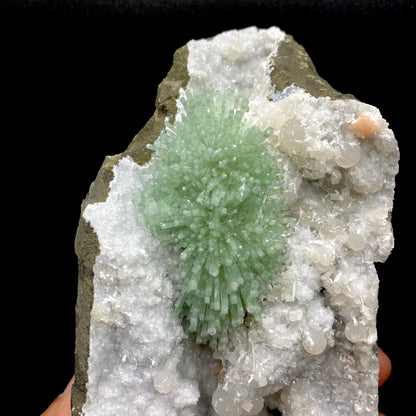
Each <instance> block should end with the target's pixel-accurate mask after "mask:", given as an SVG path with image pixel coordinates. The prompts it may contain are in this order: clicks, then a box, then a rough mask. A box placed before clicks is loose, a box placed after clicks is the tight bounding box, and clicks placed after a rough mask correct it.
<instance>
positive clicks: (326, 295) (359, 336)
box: [81, 27, 399, 416]
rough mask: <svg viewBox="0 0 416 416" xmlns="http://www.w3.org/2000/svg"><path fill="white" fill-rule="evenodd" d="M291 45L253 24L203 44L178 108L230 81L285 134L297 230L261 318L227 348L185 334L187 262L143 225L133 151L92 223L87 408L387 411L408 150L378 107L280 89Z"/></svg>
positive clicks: (271, 145) (142, 176) (190, 63)
mask: <svg viewBox="0 0 416 416" xmlns="http://www.w3.org/2000/svg"><path fill="white" fill-rule="evenodd" d="M285 39H286V34H285V33H283V32H282V31H281V30H280V29H278V28H276V27H272V28H270V29H267V30H259V29H257V28H254V27H252V28H248V29H245V30H239V31H236V30H233V31H229V32H225V33H222V34H220V35H218V36H215V37H214V38H212V39H210V40H198V41H191V42H189V43H188V45H187V46H188V50H189V56H188V60H187V71H188V73H189V82H188V83H187V86H186V87H185V88H183V89H182V90H181V92H180V97H179V99H178V102H177V107H178V112H177V114H176V119H177V120H178V119H180V118H181V116H182V115H181V114H182V113H181V108H182V107H181V100H183V99H184V97H186V94H189V93H198V92H200V91H210V90H214V89H215V90H217V91H219V92H224V91H226V90H227V89H229V88H230V87H232V88H234V89H235V90H236V92H237V94H238V95H240V96H241V97H245V98H247V99H248V100H249V111H248V112H247V115H246V117H247V119H248V120H249V121H250V122H252V123H254V124H255V125H257V126H258V127H259V128H261V129H262V130H263V129H266V128H268V127H272V128H273V131H274V133H273V134H272V136H270V137H269V138H268V139H267V146H268V150H269V152H270V153H271V154H272V155H274V156H275V158H276V163H278V164H279V166H280V167H281V168H282V171H283V172H284V177H285V182H286V192H285V194H284V198H285V201H286V203H287V205H288V206H289V208H290V211H291V213H292V215H293V217H294V228H293V233H292V234H291V236H290V238H289V241H288V247H287V260H288V261H287V263H288V266H287V268H286V269H285V270H284V271H283V272H282V273H281V274H280V275H279V276H278V278H277V281H278V284H276V285H275V286H273V287H272V288H271V289H270V294H269V296H267V299H265V300H264V305H263V311H262V321H261V322H256V321H254V320H252V321H249V322H248V324H247V325H242V326H239V327H238V328H236V330H235V333H234V334H233V339H232V344H233V347H232V348H229V349H225V350H221V351H212V350H211V349H210V348H209V347H207V346H202V345H198V344H196V343H195V341H194V340H193V339H192V337H188V336H187V335H185V333H184V331H183V329H182V327H181V324H180V322H178V321H175V320H174V319H173V318H172V311H173V308H174V303H175V300H176V298H177V297H178V295H179V292H180V289H181V272H180V267H179V255H178V253H175V252H173V250H171V249H170V248H169V247H166V246H163V245H161V243H160V242H159V241H158V239H157V238H156V237H154V236H152V235H151V233H150V232H149V231H148V230H147V229H146V227H144V226H142V225H138V222H137V218H136V217H137V211H136V208H135V207H134V205H133V197H134V194H135V193H136V192H137V190H138V189H139V188H140V186H141V184H143V183H144V181H146V180H148V179H149V178H148V175H147V173H146V172H147V167H148V165H144V166H139V165H138V164H136V163H135V162H134V160H133V159H132V158H131V157H130V156H125V157H123V158H121V159H120V160H119V162H118V164H117V165H116V166H114V168H113V175H114V177H113V179H112V181H111V183H110V190H109V193H108V196H107V198H106V200H105V201H104V202H100V203H95V204H90V205H88V206H87V207H86V208H85V211H84V214H83V216H84V219H85V220H86V221H87V222H88V223H89V224H90V226H91V227H92V229H93V231H94V232H95V233H96V235H97V237H98V242H99V249H100V254H99V255H98V256H97V257H96V260H95V265H94V302H93V306H92V311H91V321H90V340H89V348H90V349H89V359H88V383H87V397H86V402H85V404H84V406H83V408H82V413H81V414H84V415H85V416H130V415H140V416H156V415H157V416H215V415H218V416H243V415H244V416H249V415H253V416H254V415H262V416H266V415H269V414H279V413H278V412H280V413H281V414H283V415H284V416H310V415H319V416H377V415H378V411H377V406H378V392H377V381H378V371H379V367H378V359H377V348H376V341H377V329H376V314H377V307H378V301H377V292H378V277H377V273H376V270H375V267H374V262H380V261H385V260H386V258H387V256H388V255H389V253H390V251H391V250H392V247H393V234H392V228H391V223H390V214H391V211H392V204H393V193H394V177H395V175H396V173H397V171H398V158H399V152H398V147H397V143H396V140H395V138H394V135H393V132H392V131H391V130H390V129H389V128H388V123H387V122H386V121H385V120H384V119H383V118H382V116H381V114H380V112H379V110H378V109H377V108H375V107H373V106H371V105H368V104H364V103H362V102H360V101H358V100H356V99H354V98H342V99H334V98H332V97H330V96H314V95H312V94H311V93H310V92H308V91H306V90H305V89H304V88H302V87H300V86H299V85H288V86H286V87H285V88H284V89H282V90H276V87H275V86H274V85H273V83H272V82H271V62H272V59H273V57H276V56H278V54H279V45H280V44H281V43H282V42H283V41H284V40H285ZM278 70H279V68H277V71H278ZM190 146H191V144H190ZM149 163H151V161H150V162H149Z"/></svg>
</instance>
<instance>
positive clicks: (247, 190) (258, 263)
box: [136, 90, 290, 349]
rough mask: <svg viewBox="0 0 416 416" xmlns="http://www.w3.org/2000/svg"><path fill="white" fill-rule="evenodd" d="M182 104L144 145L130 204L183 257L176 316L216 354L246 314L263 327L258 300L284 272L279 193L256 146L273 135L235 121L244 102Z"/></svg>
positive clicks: (224, 99)
mask: <svg viewBox="0 0 416 416" xmlns="http://www.w3.org/2000/svg"><path fill="white" fill-rule="evenodd" d="M181 104H182V105H183V111H182V113H183V114H182V116H181V120H180V121H176V123H175V124H174V125H171V124H169V123H166V128H165V130H164V131H163V132H162V133H161V135H160V137H159V139H158V140H157V142H156V143H155V144H154V145H149V146H148V147H149V148H151V149H152V150H154V151H155V155H154V156H153V157H152V163H151V164H150V166H149V169H148V173H149V175H150V176H151V179H149V180H148V181H147V182H146V183H145V185H144V189H141V190H140V192H139V193H138V194H137V196H136V203H137V206H138V209H139V215H138V217H139V221H141V222H144V224H145V225H147V226H148V227H149V228H150V229H151V230H152V231H154V233H155V234H156V235H157V236H160V237H161V238H162V241H163V242H164V243H168V244H171V245H172V246H173V247H174V249H175V250H176V251H180V252H181V254H180V258H181V260H182V264H181V268H182V276H183V279H184V282H183V284H182V286H183V287H182V291H181V294H180V296H179V298H178V300H177V301H176V306H175V311H174V316H175V317H176V318H179V319H182V318H184V320H185V331H186V332H187V333H192V332H196V334H197V340H196V341H197V342H198V343H206V342H208V341H209V342H210V345H211V346H212V347H213V348H217V347H218V348H222V349H224V348H226V347H227V346H228V341H229V330H231V329H232V328H233V327H236V326H238V325H241V324H242V323H243V322H244V318H245V316H246V313H249V314H250V315H251V316H253V317H254V318H255V319H256V320H257V321H261V297H265V296H266V295H267V294H268V292H269V290H270V287H271V284H273V283H274V284H275V283H277V282H276V277H277V274H278V271H279V270H281V269H282V266H283V265H284V263H285V257H284V250H285V248H286V241H287V238H288V235H289V228H288V226H289V223H290V220H289V218H288V217H287V209H286V207H285V205H284V204H283V200H282V198H281V197H280V195H281V194H282V192H283V185H284V184H283V181H282V175H281V173H280V171H279V169H278V166H277V163H276V159H275V158H274V157H272V156H271V155H270V154H269V152H268V151H267V148H266V146H265V143H264V141H265V139H266V138H267V137H269V136H270V134H271V133H272V131H271V129H267V130H265V131H261V130H260V129H259V128H258V127H256V126H253V125H250V124H249V123H247V122H245V121H243V118H244V115H245V113H246V111H247V110H248V102H247V100H244V101H243V100H236V98H235V96H234V92H233V91H232V90H229V91H226V93H225V94H224V95H220V94H214V93H202V94H199V95H195V96H191V97H186V98H185V97H184V98H183V99H182V101H181ZM218 344H219V345H218Z"/></svg>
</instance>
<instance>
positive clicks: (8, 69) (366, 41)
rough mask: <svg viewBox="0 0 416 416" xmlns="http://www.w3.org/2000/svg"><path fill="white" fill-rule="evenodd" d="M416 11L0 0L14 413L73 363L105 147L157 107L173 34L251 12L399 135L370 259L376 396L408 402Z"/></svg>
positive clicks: (57, 385) (209, 28)
mask: <svg viewBox="0 0 416 416" xmlns="http://www.w3.org/2000/svg"><path fill="white" fill-rule="evenodd" d="M415 24H416V20H415V2H414V1H382V0H380V1H323V0H320V1H306V0H305V1H271V0H270V1H266V0H264V1H261V0H258V1H255V0H252V1H249V0H246V1H242V0H240V1H238V0H229V1H214V0H212V1H210V0H208V1H197V0H194V1H191V0H187V1H186V0H183V1H140V0H136V1H117V2H116V1H110V0H107V1H103V0H101V1H98V0H97V1H80V0H79V1H69V0H68V1H13V2H0V46H1V51H0V53H1V58H0V59H1V75H2V76H1V80H2V94H1V98H0V99H1V100H2V101H3V104H5V106H3V109H2V110H1V113H0V114H1V115H2V117H1V118H2V121H1V132H2V136H1V137H2V139H3V140H2V146H3V149H4V150H3V157H2V160H3V164H2V167H3V181H2V185H3V195H4V196H3V197H2V199H3V207H4V209H5V211H4V212H5V214H4V216H3V222H4V229H5V230H8V231H9V230H11V233H4V234H3V235H4V237H3V239H4V240H5V243H6V245H5V247H6V249H3V263H4V270H5V271H4V274H5V277H4V281H5V282H6V283H5V284H4V289H3V294H4V295H7V296H3V304H4V307H3V309H4V310H5V311H7V312H4V317H5V319H4V323H5V324H4V332H3V333H4V337H3V343H4V344H5V345H6V346H7V347H8V348H9V349H8V353H7V355H4V356H6V357H7V358H9V357H10V360H9V359H6V365H7V364H9V362H7V361H10V362H13V363H15V364H14V366H13V368H14V369H13V371H10V375H9V378H8V379H9V383H8V388H9V390H10V395H12V394H13V392H14V393H15V394H16V393H18V395H19V398H20V399H19V400H20V401H19V405H20V406H26V407H27V408H28V409H29V410H27V411H24V412H17V414H22V415H23V414H25V415H28V416H30V415H39V414H40V413H41V412H42V411H43V410H45V409H46V407H47V405H48V404H49V403H50V402H51V401H52V400H53V398H54V397H56V396H57V395H58V394H59V393H60V392H61V391H62V390H63V389H64V387H65V385H66V383H67V382H68V381H69V379H70V378H71V376H72V374H73V371H74V364H73V351H74V345H75V324H74V322H75V314H74V308H75V302H76V287H77V259H76V256H75V253H74V248H73V241H74V237H75V232H76V228H77V223H78V219H79V213H80V204H81V201H82V199H83V198H84V197H85V195H86V194H87V192H88V189H89V185H90V183H91V182H92V181H93V180H94V179H95V176H96V174H97V172H98V170H99V168H100V166H101V163H102V161H103V159H104V157H105V155H112V154H116V153H120V152H122V151H123V150H125V148H126V147H127V145H128V143H129V142H130V141H131V139H132V137H133V136H134V134H135V133H136V132H138V131H139V130H140V129H141V128H142V127H143V125H144V124H145V122H146V121H147V120H148V119H149V117H150V116H151V115H152V113H153V111H154V100H155V97H156V89H157V85H158V84H159V82H160V81H161V80H162V79H163V77H164V76H165V75H166V73H167V71H168V70H169V68H170V66H171V63H172V56H173V53H174V51H175V50H176V49H177V48H178V47H180V46H182V45H184V44H185V43H186V42H187V41H188V40H190V39H192V38H194V39H198V38H202V37H208V36H213V35H215V34H217V33H219V32H221V31H223V30H227V29H234V28H243V27H247V26H251V25H255V26H258V27H269V26H272V25H276V26H278V27H280V28H281V29H282V30H284V31H285V32H287V33H288V34H291V35H293V36H294V37H295V39H296V40H297V41H298V42H299V43H300V44H301V45H303V46H304V47H305V49H306V51H307V52H308V53H309V55H310V56H311V57H312V60H313V62H314V64H315V66H316V67H317V70H318V72H319V74H320V75H321V76H322V77H323V78H324V79H326V80H327V81H328V82H329V83H330V84H331V85H332V86H333V87H334V88H335V89H337V90H339V91H341V92H344V93H351V94H353V95H354V96H356V97H357V98H358V99H360V100H361V101H364V102H367V103H369V104H372V105H375V106H376V107H378V108H379V109H380V111H381V113H382V114H383V116H384V118H385V119H386V120H387V121H389V123H390V126H391V128H392V129H393V130H394V132H395V134H396V137H397V140H398V142H399V147H400V150H401V162H400V173H399V175H398V177H397V186H396V198H395V208H394V211H393V226H394V232H395V238H396V247H395V249H394V250H393V253H392V255H391V256H390V258H389V259H388V261H387V262H386V263H385V264H378V265H377V269H378V272H379V276H380V296H379V299H380V309H379V315H378V330H379V345H380V346H381V347H382V348H383V349H384V350H385V351H386V352H387V353H388V354H389V355H390V356H391V358H392V361H393V373H392V376H391V378H390V380H389V381H387V383H386V384H385V385H384V386H383V387H382V388H381V393H380V409H381V410H383V411H384V412H385V413H386V414H387V416H398V415H400V414H401V413H404V411H405V410H404V409H407V411H409V409H410V408H411V407H410V406H411V403H410V401H411V398H412V396H411V394H410V388H411V383H412V379H411V374H412V370H411V367H412V366H413V363H412V362H411V361H410V357H411V354H412V343H413V333H412V332H413V331H412V330H413V328H414V320H413V318H414V316H415V313H414V308H413V304H414V302H413V298H414V295H413V293H412V292H413V286H412V284H413V278H414V274H415V273H414V271H413V270H412V269H411V263H412V254H413V250H412V249H413V247H414V243H413V242H412V241H411V240H409V236H410V235H411V233H413V229H412V228H413V223H412V219H411V218H412V217H411V215H412V214H413V212H414V204H415V203H414V198H413V196H412V191H413V185H412V184H411V180H413V178H414V173H413V170H412V168H413V165H414V163H413V162H412V161H413V157H414V156H413V155H414V151H415V145H414V141H415V139H416V138H415V137H414V136H415V134H414V132H413V131H414V129H413V126H414V123H415V120H416V116H415V111H414V110H415V105H414V103H413V100H414V97H415V87H414V72H415V61H414V58H415V53H414V52H415V46H414V41H415V29H414V26H415ZM6 270H7V272H6ZM9 286H10V287H9ZM8 301H9V303H8ZM412 302H413V303H412ZM6 304H7V305H12V306H6ZM22 311H23V312H24V314H21V312H22ZM19 312H20V314H19ZM409 377H410V378H409ZM407 389H408V390H407ZM22 391H25V394H24V400H23V398H22V397H23V396H22V395H21V392H22ZM11 397H12V396H10V400H11ZM7 399H8V398H7V397H6V402H7ZM3 400H4V399H3ZM410 411H412V410H410ZM120 416H121V415H120ZM155 416H156V415H155Z"/></svg>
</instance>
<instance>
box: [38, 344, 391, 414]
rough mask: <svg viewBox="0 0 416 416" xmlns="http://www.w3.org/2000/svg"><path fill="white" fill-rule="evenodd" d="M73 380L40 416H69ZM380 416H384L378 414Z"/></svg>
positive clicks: (385, 363) (385, 374) (384, 365)
mask: <svg viewBox="0 0 416 416" xmlns="http://www.w3.org/2000/svg"><path fill="white" fill-rule="evenodd" d="M378 359H379V363H380V373H379V378H378V386H379V387H380V386H381V385H383V384H384V383H385V381H386V380H387V379H388V378H389V376H390V373H391V361H390V358H389V357H388V356H387V355H386V354H385V353H384V351H383V350H382V349H381V348H378ZM74 379H75V376H73V377H72V378H71V380H70V382H69V383H68V385H67V386H66V388H65V390H64V391H63V392H62V393H61V394H60V395H59V396H58V397H57V398H56V399H55V400H54V401H53V402H52V403H51V405H50V406H49V407H48V409H47V410H46V411H45V412H43V413H42V414H41V416H71V388H72V385H73V384H74ZM380 416H385V415H384V413H381V412H380Z"/></svg>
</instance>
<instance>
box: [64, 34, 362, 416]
mask: <svg viewBox="0 0 416 416" xmlns="http://www.w3.org/2000/svg"><path fill="white" fill-rule="evenodd" d="M188 54H189V52H188V47H187V46H186V45H185V46H183V47H181V48H179V49H178V50H177V51H176V52H175V54H174V57H173V65H172V67H171V69H170V71H169V72H168V74H167V76H166V78H165V79H164V80H163V81H162V82H161V83H160V85H159V87H158V90H157V96H156V102H155V107H156V108H155V112H154V114H153V116H152V117H151V118H150V119H149V121H148V122H147V123H146V124H145V126H144V127H143V129H142V130H141V131H140V132H139V133H138V134H137V135H136V136H135V137H134V138H133V140H132V142H131V143H130V144H129V146H128V147H127V149H126V150H125V151H124V152H123V153H120V154H117V155H114V156H107V157H106V158H105V159H104V162H103V164H102V166H101V168H100V170H99V171H98V174H97V177H96V179H95V181H94V182H93V183H92V184H91V186H90V189H89V192H88V194H87V196H86V197H85V199H84V200H83V202H82V205H81V216H80V221H79V225H78V229H77V233H76V237H75V252H76V254H77V256H78V297H77V305H76V344H75V383H74V385H73V387H72V397H71V401H72V416H80V415H82V408H83V406H84V404H85V401H86V398H87V382H88V357H89V341H90V315H91V309H92V305H93V300H94V283H93V279H94V272H93V266H94V263H95V259H96V257H97V256H98V255H99V254H100V247H99V243H98V238H97V235H96V234H95V232H94V230H93V229H92V228H91V227H90V225H89V224H88V223H87V222H86V221H85V219H84V217H83V215H82V214H83V212H84V209H85V207H86V206H87V205H89V204H95V203H97V202H104V201H105V200H106V198H107V195H108V192H109V184H110V182H111V181H112V179H113V166H114V165H116V164H117V163H118V161H119V160H120V159H121V158H123V157H124V156H127V155H129V156H130V157H131V158H132V159H133V160H134V161H135V162H136V163H137V164H139V165H144V164H145V163H147V162H148V161H149V160H150V157H151V151H150V150H148V149H147V148H146V145H147V144H148V143H153V142H154V141H155V140H156V139H157V138H158V137H159V135H160V132H161V130H162V129H163V128H164V125H165V119H166V117H171V118H172V120H173V119H174V117H175V115H176V111H177V108H176V100H177V98H178V97H179V90H180V88H185V87H186V85H187V84H188V82H189V74H188V71H187V60H188ZM271 64H272V72H271V81H272V85H273V86H274V87H275V89H276V91H281V90H283V89H284V88H286V87H288V86H290V85H295V86H298V87H301V88H303V89H304V90H306V91H308V92H309V93H310V94H311V95H313V96H315V97H320V96H328V97H331V98H333V99H345V98H354V97H353V96H352V95H345V94H341V93H339V92H338V91H336V90H335V89H333V88H332V87H331V86H330V85H329V84H328V82H326V81H325V80H324V79H322V78H321V77H320V76H319V75H318V73H317V71H316V69H315V66H314V65H313V63H312V60H311V58H310V57H309V55H308V54H307V53H306V51H305V49H304V48H303V47H302V46H301V45H299V44H298V43H297V42H296V41H295V40H294V39H293V37H292V36H289V35H287V36H286V37H285V39H284V40H283V41H282V42H281V43H280V44H279V48H278V53H277V55H276V56H275V57H274V58H273V59H272V62H271ZM120 416H123V415H120Z"/></svg>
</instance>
